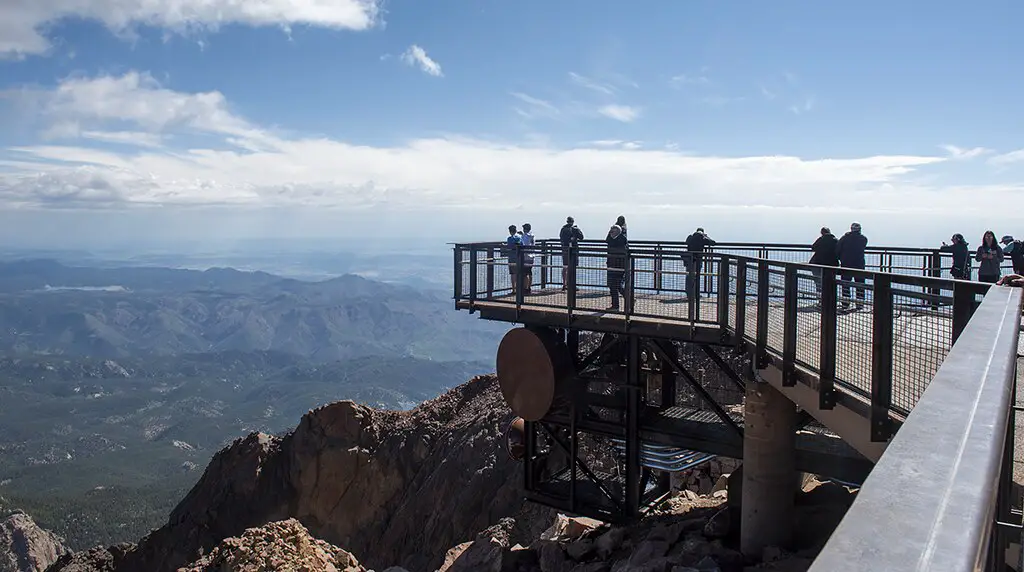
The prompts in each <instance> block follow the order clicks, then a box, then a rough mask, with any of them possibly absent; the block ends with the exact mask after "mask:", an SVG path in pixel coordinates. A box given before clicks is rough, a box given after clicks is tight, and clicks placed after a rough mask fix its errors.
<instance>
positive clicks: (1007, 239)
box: [1000, 235, 1024, 274]
mask: <svg viewBox="0 0 1024 572" xmlns="http://www.w3.org/2000/svg"><path fill="white" fill-rule="evenodd" d="M1000 242H1002V243H1003V254H1004V255H1005V256H1009V257H1010V261H1011V262H1013V273H1014V274H1024V242H1021V241H1019V240H1014V239H1013V237H1012V236H1010V235H1006V236H1004V237H1003V240H1001V241H1000Z"/></svg>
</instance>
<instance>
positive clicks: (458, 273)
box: [454, 244, 472, 300]
mask: <svg viewBox="0 0 1024 572" xmlns="http://www.w3.org/2000/svg"><path fill="white" fill-rule="evenodd" d="M454 252H455V276H454V289H455V296H454V298H455V299H456V300H459V299H461V298H462V249H461V248H459V245H457V244H456V245H455V249H454ZM471 294H472V293H471Z"/></svg>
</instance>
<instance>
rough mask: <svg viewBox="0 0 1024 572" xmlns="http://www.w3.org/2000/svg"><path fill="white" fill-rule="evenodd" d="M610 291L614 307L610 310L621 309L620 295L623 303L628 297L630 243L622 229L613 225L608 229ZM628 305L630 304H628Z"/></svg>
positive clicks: (606, 240)
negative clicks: (627, 280) (627, 272)
mask: <svg viewBox="0 0 1024 572" xmlns="http://www.w3.org/2000/svg"><path fill="white" fill-rule="evenodd" d="M605 242H607V243H608V290H609V291H611V295H612V305H611V308H609V309H610V310H618V309H619V294H622V298H623V301H625V299H626V296H627V295H628V290H627V289H626V268H627V265H628V259H629V243H628V242H627V241H626V235H625V234H623V233H622V227H621V226H619V225H617V224H616V225H612V227H611V228H610V229H608V238H606V239H605ZM626 303H627V304H628V302H626Z"/></svg>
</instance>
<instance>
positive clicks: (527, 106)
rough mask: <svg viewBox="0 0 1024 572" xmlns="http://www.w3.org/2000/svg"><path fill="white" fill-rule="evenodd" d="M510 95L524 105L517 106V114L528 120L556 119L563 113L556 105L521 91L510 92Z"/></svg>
mask: <svg viewBox="0 0 1024 572" xmlns="http://www.w3.org/2000/svg"><path fill="white" fill-rule="evenodd" d="M509 95H511V96H512V97H514V98H516V99H518V100H519V101H520V103H522V104H523V105H520V106H516V107H515V108H514V109H515V110H516V113H518V114H519V115H521V116H523V117H525V118H527V119H533V118H535V117H556V116H558V115H559V114H560V113H561V112H560V111H559V109H558V108H557V107H555V105H554V104H552V103H551V102H549V101H545V100H543V99H540V98H537V97H533V96H532V95H527V94H525V93H522V92H519V91H513V92H510V93H509Z"/></svg>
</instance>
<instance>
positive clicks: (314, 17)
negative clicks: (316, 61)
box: [0, 0, 380, 58]
mask: <svg viewBox="0 0 1024 572" xmlns="http://www.w3.org/2000/svg"><path fill="white" fill-rule="evenodd" d="M0 14H2V16H0V58H4V57H8V58H10V57H21V56H25V55H39V54H45V53H46V52H47V51H48V50H49V49H50V41H49V39H47V37H46V36H45V35H44V32H45V29H46V27H47V25H50V24H53V23H56V22H59V21H60V20H62V19H65V18H73V17H77V18H84V19H88V20H94V21H97V22H100V23H101V24H103V25H104V26H106V27H107V28H108V29H109V30H110V31H111V32H113V33H115V34H121V35H125V34H130V33H131V32H132V31H133V27H134V26H139V25H143V26H153V27H157V28H162V29H165V30H168V31H171V32H178V33H182V32H187V31H191V30H216V29H217V28H218V27H219V26H221V25H225V24H247V25H251V26H282V27H288V26H293V25H310V26H319V27H324V28H332V29H347V30H365V29H367V28H370V27H372V26H373V25H374V24H375V22H376V21H377V19H378V17H379V15H380V5H379V0H245V1H239V0H2V1H0Z"/></svg>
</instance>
